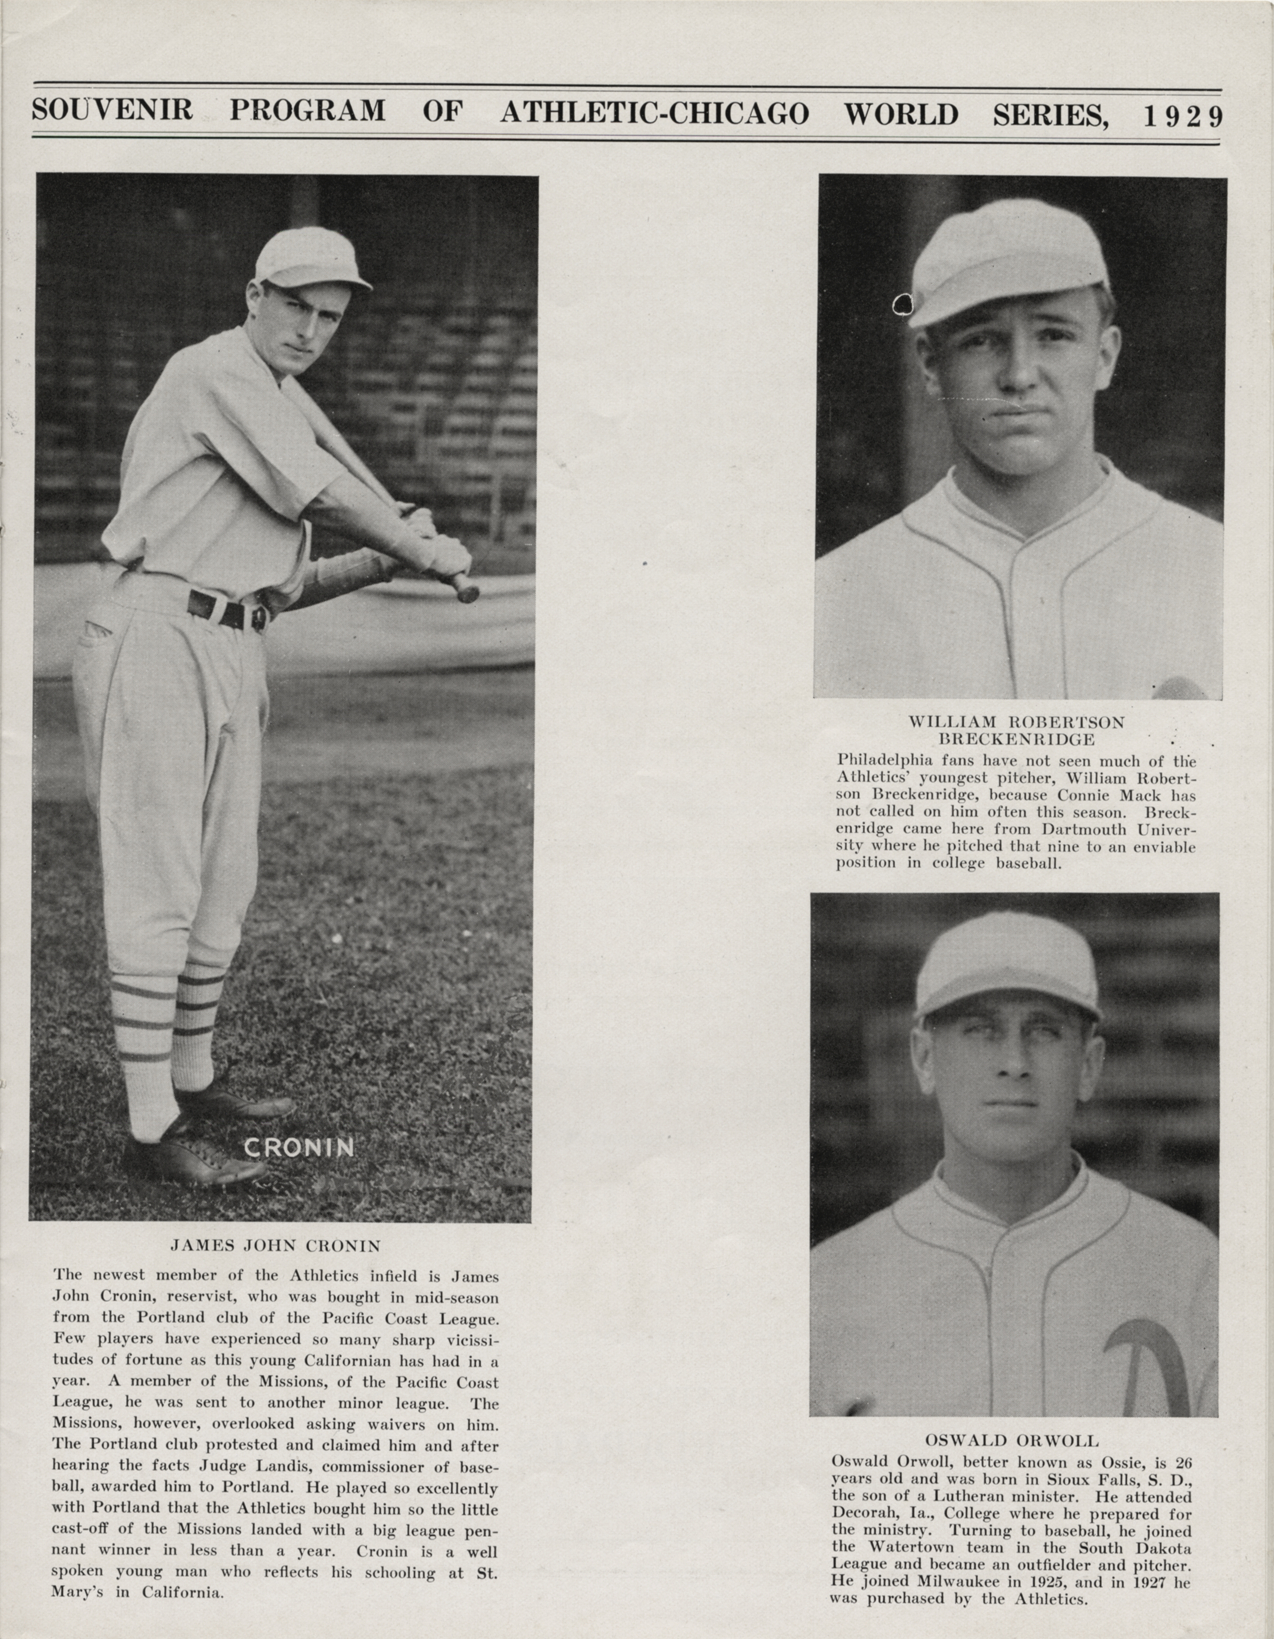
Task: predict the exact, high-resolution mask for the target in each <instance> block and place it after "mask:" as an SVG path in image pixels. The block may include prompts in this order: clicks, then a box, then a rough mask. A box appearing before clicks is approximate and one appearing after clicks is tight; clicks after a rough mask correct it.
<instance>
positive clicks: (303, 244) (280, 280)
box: [256, 228, 372, 290]
mask: <svg viewBox="0 0 1274 1639" xmlns="http://www.w3.org/2000/svg"><path fill="white" fill-rule="evenodd" d="M256 277H257V282H258V283H260V282H261V281H262V280H264V279H268V280H269V281H270V283H271V284H272V285H278V286H279V287H280V289H282V290H296V289H298V288H299V287H300V286H301V285H361V286H362V288H363V289H364V290H370V289H371V288H372V287H371V286H370V285H369V284H368V282H367V280H366V279H364V278H363V277H362V276H361V275H360V273H359V271H358V263H357V262H356V261H355V260H354V247H353V245H351V244H350V242H349V240H348V239H346V238H345V237H344V235H343V234H339V233H333V232H332V230H331V228H284V230H283V232H282V233H276V234H275V236H274V238H273V239H268V240H267V241H266V243H265V245H264V246H263V248H262V251H261V254H260V256H258V257H257V271H256Z"/></svg>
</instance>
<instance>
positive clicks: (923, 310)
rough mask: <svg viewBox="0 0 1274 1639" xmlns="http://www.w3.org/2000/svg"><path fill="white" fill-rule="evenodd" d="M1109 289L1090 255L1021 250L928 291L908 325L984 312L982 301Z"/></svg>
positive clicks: (967, 270)
mask: <svg viewBox="0 0 1274 1639" xmlns="http://www.w3.org/2000/svg"><path fill="white" fill-rule="evenodd" d="M1105 284H1106V270H1105V268H1104V267H1103V266H1102V265H1101V264H1100V262H1096V261H1094V259H1093V258H1092V257H1090V256H1065V255H1060V254H1058V253H1057V252H1056V251H1049V252H1045V253H1040V252H1038V251H1018V252H1015V253H1014V254H1013V255H1010V256H998V257H996V258H995V259H994V260H992V261H988V262H980V263H978V264H977V265H976V266H974V267H965V268H961V269H960V270H959V271H958V272H957V273H954V274H952V276H951V277H950V278H949V279H947V280H946V281H945V282H944V283H942V284H940V285H938V286H937V288H936V289H934V290H931V291H929V292H928V294H927V295H926V296H925V297H924V299H923V301H922V302H921V304H920V306H919V307H917V309H916V311H915V312H914V313H913V314H912V315H911V317H910V318H909V319H908V320H907V327H908V329H911V330H924V329H926V328H927V327H928V326H929V325H932V324H940V323H941V322H942V320H943V319H950V318H953V317H954V316H955V315H956V314H957V313H963V312H965V311H966V310H967V309H969V308H971V307H981V306H982V304H983V302H995V301H1005V300H1007V299H1008V298H1009V297H1012V296H1036V295H1042V294H1046V293H1048V292H1050V291H1054V290H1079V289H1081V288H1083V287H1084V286H1086V285H1105ZM1108 288H1109V287H1108Z"/></svg>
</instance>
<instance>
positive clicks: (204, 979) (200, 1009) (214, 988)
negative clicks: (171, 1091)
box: [173, 958, 226, 1093]
mask: <svg viewBox="0 0 1274 1639" xmlns="http://www.w3.org/2000/svg"><path fill="white" fill-rule="evenodd" d="M225 982H226V970H225V969H224V968H212V967H208V966H206V965H205V964H204V963H202V962H196V961H195V960H194V959H193V958H192V959H191V960H189V961H187V963H186V971H185V972H184V973H183V974H182V976H181V978H180V979H178V981H177V1019H176V1024H175V1027H174V1029H173V1086H174V1087H176V1089H177V1091H178V1092H181V1093H201V1092H203V1090H204V1088H205V1087H207V1086H208V1085H209V1083H210V1082H211V1081H212V1074H213V1071H212V1032H213V1028H214V1026H215V1025H216V1022H217V1005H218V1003H219V1002H220V1001H221V987H222V986H223V985H224V984H225Z"/></svg>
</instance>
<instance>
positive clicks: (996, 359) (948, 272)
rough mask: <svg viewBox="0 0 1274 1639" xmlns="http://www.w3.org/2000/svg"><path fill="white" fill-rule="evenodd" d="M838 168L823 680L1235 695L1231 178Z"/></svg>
mask: <svg viewBox="0 0 1274 1639" xmlns="http://www.w3.org/2000/svg"><path fill="white" fill-rule="evenodd" d="M821 183H822V187H821V217H820V231H821V245H820V252H821V254H820V292H819V294H820V310H819V324H820V329H819V341H820V383H819V385H820V394H819V437H820V446H819V531H820V540H819V547H820V551H821V553H822V555H821V556H820V557H819V559H818V563H817V566H816V590H815V604H816V609H815V621H816V635H815V691H814V692H815V694H817V695H824V696H858V697H869V698H870V697H877V698H881V697H883V698H920V697H924V698H931V699H1040V700H1055V699H1086V700H1151V699H1156V700H1202V699H1209V700H1215V699H1219V698H1220V697H1221V692H1222V667H1221V658H1222V657H1221V595H1222V578H1221V565H1222V552H1221V527H1220V523H1219V521H1218V520H1219V518H1220V511H1221V501H1222V471H1221V452H1222V449H1223V440H1222V428H1221V419H1222V411H1223V396H1224V341H1223V337H1224V287H1225V188H1224V184H1223V183H1220V182H1210V181H1202V180H1198V179H1196V180H1191V181H1187V180H1174V179H1145V178H1136V179H1129V178H1123V179H1119V178H1117V179H1110V178H1101V179H1091V180H1090V179H1083V178H1071V179H1057V178H1040V177H923V176H921V177H851V176H824V177H823V178H822V179H821ZM847 536H849V537H850V538H847Z"/></svg>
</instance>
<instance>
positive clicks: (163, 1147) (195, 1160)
mask: <svg viewBox="0 0 1274 1639" xmlns="http://www.w3.org/2000/svg"><path fill="white" fill-rule="evenodd" d="M184 1121H185V1117H184V1116H178V1118H177V1120H176V1121H174V1122H173V1124H172V1126H171V1127H169V1129H168V1131H167V1132H166V1133H165V1134H164V1136H163V1137H162V1138H161V1139H159V1141H158V1142H157V1143H154V1144H143V1143H141V1142H140V1141H139V1140H138V1139H136V1138H131V1139H130V1140H129V1154H130V1157H131V1158H132V1160H133V1161H134V1162H135V1164H136V1165H137V1166H138V1167H139V1168H140V1169H141V1170H142V1171H144V1172H147V1173H149V1174H150V1176H151V1177H152V1178H162V1179H166V1180H168V1181H169V1182H171V1183H174V1184H193V1185H194V1186H195V1187H196V1188H197V1189H232V1188H234V1187H235V1185H237V1184H250V1183H252V1181H253V1180H254V1179H256V1178H260V1177H261V1175H262V1173H264V1172H265V1170H266V1166H265V1162H264V1161H249V1160H247V1159H246V1158H244V1157H239V1156H233V1155H227V1154H226V1152H225V1151H224V1150H223V1149H221V1148H220V1147H219V1146H218V1145H217V1144H215V1143H214V1142H213V1140H212V1139H210V1138H195V1137H192V1136H191V1134H189V1133H188V1132H184V1131H183V1130H182V1125H183V1123H184Z"/></svg>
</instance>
